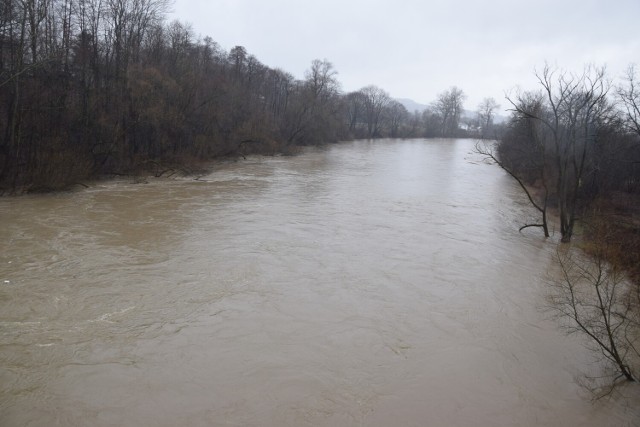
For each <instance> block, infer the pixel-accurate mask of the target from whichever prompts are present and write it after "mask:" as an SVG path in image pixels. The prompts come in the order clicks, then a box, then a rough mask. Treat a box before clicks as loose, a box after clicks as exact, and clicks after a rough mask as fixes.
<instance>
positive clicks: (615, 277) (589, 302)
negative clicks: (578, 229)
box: [547, 246, 640, 383]
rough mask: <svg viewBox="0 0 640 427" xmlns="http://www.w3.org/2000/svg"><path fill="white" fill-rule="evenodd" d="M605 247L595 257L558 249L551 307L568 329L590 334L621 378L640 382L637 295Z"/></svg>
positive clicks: (568, 330)
mask: <svg viewBox="0 0 640 427" xmlns="http://www.w3.org/2000/svg"><path fill="white" fill-rule="evenodd" d="M604 251H605V249H604V248H597V250H596V251H595V253H593V255H592V256H589V255H586V254H584V253H579V252H578V250H577V249H575V248H572V247H568V246H561V247H558V250H557V252H556V256H555V259H556V261H557V265H558V267H559V274H558V275H555V276H554V275H553V274H550V276H551V277H553V278H551V279H550V280H549V283H550V285H551V293H550V295H549V298H548V299H549V304H548V306H547V308H548V309H549V310H550V312H551V313H552V314H553V315H554V316H556V317H557V318H558V319H559V320H560V321H561V322H562V325H563V328H564V329H565V330H566V331H567V333H570V334H572V333H578V334H580V335H583V336H585V337H586V338H587V340H588V342H589V343H590V345H591V346H592V347H593V349H594V350H595V351H596V352H597V353H599V354H601V355H602V357H603V359H604V360H605V361H606V362H607V363H608V364H609V365H610V366H611V367H613V369H614V371H615V372H616V374H615V376H614V378H613V383H615V382H616V381H618V380H619V379H622V378H623V379H625V380H628V381H637V380H638V374H639V371H638V368H639V365H638V363H639V361H640V353H639V350H640V347H639V345H640V342H639V340H640V324H639V323H638V311H637V307H634V300H633V298H632V295H633V293H631V292H629V290H630V284H629V282H628V281H626V278H625V276H624V274H623V272H622V271H621V270H620V269H619V268H617V267H616V266H615V265H613V264H610V263H607V262H606V261H605V252H604Z"/></svg>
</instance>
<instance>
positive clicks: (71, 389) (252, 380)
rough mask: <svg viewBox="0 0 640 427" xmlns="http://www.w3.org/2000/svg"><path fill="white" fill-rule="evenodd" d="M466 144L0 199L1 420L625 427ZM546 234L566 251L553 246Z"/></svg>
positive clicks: (278, 161) (517, 205)
mask: <svg viewBox="0 0 640 427" xmlns="http://www.w3.org/2000/svg"><path fill="white" fill-rule="evenodd" d="M473 144H474V143H473V141H471V140H444V139H441V140H438V139H436V140H379V141H355V142H347V143H341V144H337V145H332V146H329V147H326V148H322V149H309V150H307V151H305V152H303V153H302V154H300V155H298V156H294V157H250V158H248V159H247V160H241V161H238V162H232V161H230V162H223V163H219V164H217V165H216V166H215V168H214V170H213V172H212V173H211V174H209V175H207V176H204V177H201V178H200V179H198V180H195V179H193V178H184V179H173V180H171V179H149V182H148V183H132V182H130V181H128V180H121V181H110V182H100V183H97V184H95V185H92V186H91V187H90V188H89V189H86V190H81V191H75V192H68V193H58V194H47V195H34V196H23V197H18V198H4V199H1V200H0V221H1V224H2V227H1V228H0V248H1V252H0V425H2V426H7V427H8V426H43V427H44V426H48V427H49V426H88V425H91V426H99V427H100V426H142V425H147V426H470V425H474V426H492V427H497V426H534V425H535V426H563V427H566V426H574V425H575V426H578V425H580V426H608V425H611V426H614V425H615V426H624V425H636V423H638V420H640V412H639V409H638V408H639V406H640V405H638V401H639V399H638V396H639V394H638V393H637V389H635V388H630V389H628V390H625V391H626V393H625V395H626V397H624V398H623V397H621V396H619V395H616V396H614V397H613V398H611V399H601V400H599V401H597V402H595V403H594V402H591V400H590V395H589V393H588V392H586V391H585V390H584V388H582V387H581V386H580V385H579V384H580V382H581V381H580V378H581V377H582V376H583V375H586V374H589V373H594V372H597V368H598V367H597V365H596V364H594V363H593V358H592V356H591V353H589V352H588V351H587V350H586V349H585V347H584V345H583V344H584V343H583V342H582V341H581V339H580V338H579V337H574V336H571V337H567V336H565V335H564V334H563V332H562V331H561V330H560V329H559V327H558V324H557V323H556V321H555V320H552V319H550V318H549V316H548V315H547V314H546V313H545V311H544V310H543V309H542V308H543V307H544V305H545V301H546V300H545V294H546V285H545V281H544V276H545V273H546V272H547V271H548V270H549V269H550V265H551V254H552V253H553V248H554V245H555V243H553V242H552V241H545V240H544V238H543V237H542V236H541V233H540V232H537V231H536V230H527V232H526V233H522V234H521V233H519V232H518V227H519V226H520V225H522V224H523V221H525V220H526V219H527V218H528V217H529V215H531V214H532V209H531V208H530V207H529V206H528V205H527V202H526V199H525V198H524V196H523V195H522V194H521V193H520V192H519V190H518V188H517V186H516V185H515V184H514V183H513V182H512V181H511V180H510V179H509V177H508V176H507V175H506V174H505V173H503V172H502V171H501V170H500V169H499V168H498V167H497V166H495V165H489V164H487V163H484V162H483V161H482V159H481V158H479V157H478V155H477V154H474V153H473ZM552 240H553V239H552Z"/></svg>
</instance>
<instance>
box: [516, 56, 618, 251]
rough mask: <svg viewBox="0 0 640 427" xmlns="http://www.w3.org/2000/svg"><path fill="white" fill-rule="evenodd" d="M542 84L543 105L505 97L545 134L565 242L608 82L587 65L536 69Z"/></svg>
mask: <svg viewBox="0 0 640 427" xmlns="http://www.w3.org/2000/svg"><path fill="white" fill-rule="evenodd" d="M536 77H537V79H538V82H539V83H540V85H541V86H542V96H543V98H544V102H545V104H544V108H536V109H532V108H530V106H529V105H526V104H523V103H522V102H520V100H519V99H518V98H516V99H512V98H510V97H507V100H508V101H509V102H510V103H511V105H512V106H513V110H514V111H515V112H516V113H517V114H519V115H522V116H523V117H528V118H530V119H533V120H534V121H537V122H539V123H541V124H542V125H543V127H544V128H545V129H546V132H547V133H548V137H549V138H550V145H551V147H550V149H551V155H552V157H553V162H554V163H555V165H554V166H555V170H554V172H555V175H556V183H555V196H556V198H557V204H558V210H559V212H558V213H559V217H560V232H561V234H562V241H563V242H569V241H570V240H571V237H572V235H573V228H574V225H575V222H576V218H577V213H578V195H579V192H580V189H581V186H582V184H583V182H582V180H583V177H584V173H585V167H586V165H587V159H588V153H590V151H591V150H592V149H593V146H594V144H595V140H596V137H597V131H598V129H599V128H600V127H601V126H602V125H603V123H604V122H606V120H607V118H608V115H609V113H610V112H611V106H610V104H608V102H607V94H608V92H609V88H610V84H609V81H608V80H607V79H606V76H605V70H604V68H596V67H593V66H588V67H586V68H585V70H584V71H583V72H582V74H573V73H568V72H562V71H557V70H552V69H551V68H549V66H545V67H544V69H543V71H542V72H541V73H536Z"/></svg>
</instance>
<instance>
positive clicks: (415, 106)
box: [395, 98, 428, 113]
mask: <svg viewBox="0 0 640 427" xmlns="http://www.w3.org/2000/svg"><path fill="white" fill-rule="evenodd" d="M395 100H396V101H398V102H399V103H400V104H402V105H404V108H406V109H407V111H408V112H410V113H413V112H414V111H419V112H423V111H424V110H426V109H427V107H428V105H425V104H420V103H418V102H416V101H414V100H412V99H406V98H395Z"/></svg>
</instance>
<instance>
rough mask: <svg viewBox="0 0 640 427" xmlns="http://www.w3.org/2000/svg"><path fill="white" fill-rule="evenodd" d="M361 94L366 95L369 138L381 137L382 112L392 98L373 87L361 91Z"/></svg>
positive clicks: (365, 105) (365, 108) (365, 107)
mask: <svg viewBox="0 0 640 427" xmlns="http://www.w3.org/2000/svg"><path fill="white" fill-rule="evenodd" d="M360 92H361V93H362V94H363V95H364V111H365V120H366V122H367V136H368V137H369V138H375V137H377V136H380V125H381V118H382V112H383V111H384V109H385V108H386V107H387V105H388V104H389V102H391V98H390V97H389V94H388V93H387V92H385V91H384V90H383V89H380V88H379V87H377V86H373V85H371V86H366V87H364V88H362V89H360Z"/></svg>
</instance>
